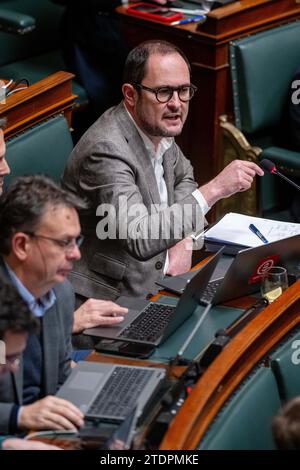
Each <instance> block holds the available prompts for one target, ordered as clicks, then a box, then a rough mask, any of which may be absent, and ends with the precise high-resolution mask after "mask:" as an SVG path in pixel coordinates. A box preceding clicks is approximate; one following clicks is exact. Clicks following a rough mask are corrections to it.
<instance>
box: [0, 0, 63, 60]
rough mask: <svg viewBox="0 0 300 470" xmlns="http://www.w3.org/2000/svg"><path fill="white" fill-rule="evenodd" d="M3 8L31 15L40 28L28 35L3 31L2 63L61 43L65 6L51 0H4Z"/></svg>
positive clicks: (1, 2) (0, 50)
mask: <svg viewBox="0 0 300 470" xmlns="http://www.w3.org/2000/svg"><path fill="white" fill-rule="evenodd" d="M0 8H2V9H7V10H13V11H16V12H19V13H24V14H26V15H30V16H32V17H33V18H35V19H36V28H35V30H34V31H33V32H31V33H29V34H25V35H24V36H20V35H15V34H7V33H4V32H0V45H1V47H0V66H1V65H5V64H7V63H10V62H12V61H13V62H16V61H19V60H22V59H26V58H28V57H32V56H35V55H39V54H41V53H43V52H46V51H51V50H54V49H56V48H57V47H58V45H59V34H58V33H59V24H60V21H61V17H62V13H63V11H64V8H63V7H62V6H59V5H55V4H54V3H53V2H51V1H50V0H11V1H0Z"/></svg>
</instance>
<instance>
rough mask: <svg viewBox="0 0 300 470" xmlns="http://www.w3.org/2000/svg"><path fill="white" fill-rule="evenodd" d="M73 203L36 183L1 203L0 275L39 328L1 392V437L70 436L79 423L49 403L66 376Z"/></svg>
mask: <svg viewBox="0 0 300 470" xmlns="http://www.w3.org/2000/svg"><path fill="white" fill-rule="evenodd" d="M77 207H78V201H77V200H76V198H75V197H74V196H72V195H70V194H68V193H67V192H66V191H64V190H62V189H61V188H59V187H58V186H57V185H55V183H53V182H52V181H51V180H49V179H48V178H45V177H42V176H32V177H22V178H17V179H16V180H15V181H14V182H13V183H12V184H11V185H10V187H9V188H8V190H7V192H6V193H5V194H4V195H3V196H2V198H1V200H0V226H1V231H0V254H1V257H0V272H1V273H2V274H3V275H4V276H5V278H6V279H7V280H8V281H9V282H10V283H12V284H13V285H14V286H15V287H16V289H17V290H18V292H19V294H20V295H21V297H22V298H23V299H24V300H25V301H26V303H27V304H28V306H29V308H30V310H31V311H32V312H33V313H34V315H35V316H36V317H37V319H38V322H39V323H40V332H39V333H37V334H31V335H30V336H29V338H28V343H27V346H26V349H25V351H24V354H23V355H22V358H21V363H20V368H19V370H17V371H16V372H14V373H10V374H6V375H5V376H4V378H3V380H2V381H1V384H0V402H1V403H0V433H3V434H7V433H16V432H17V431H18V430H26V429H44V428H47V429H49V428H50V429H74V428H75V427H79V426H81V425H82V424H83V415H82V413H81V411H80V410H79V409H77V408H76V407H75V406H74V405H72V404H71V403H69V402H67V401H65V400H62V399H60V398H57V397H55V396H53V395H54V394H55V393H56V391H57V389H58V388H59V386H60V385H61V384H62V383H63V382H64V381H65V379H66V378H67V376H68V374H69V372H70V362H71V351H72V346H71V334H72V325H73V312H74V294H73V290H72V288H71V286H70V284H69V282H68V281H67V280H66V276H67V275H68V273H69V272H70V270H71V269H72V267H73V262H74V261H75V260H77V259H79V258H80V251H79V244H80V241H81V235H80V224H79V219H78V215H77V210H76V208H77Z"/></svg>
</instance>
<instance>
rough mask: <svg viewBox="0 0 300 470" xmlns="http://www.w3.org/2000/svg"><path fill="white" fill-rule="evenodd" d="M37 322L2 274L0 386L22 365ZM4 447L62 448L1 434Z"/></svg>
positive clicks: (20, 448) (1, 446) (7, 448)
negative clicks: (24, 352)
mask: <svg viewBox="0 0 300 470" xmlns="http://www.w3.org/2000/svg"><path fill="white" fill-rule="evenodd" d="M37 330H38V322H37V320H36V318H35V317H34V315H33V314H32V313H31V312H30V310H29V309H28V307H27V305H26V303H25V302H24V300H23V299H22V298H21V297H20V296H19V294H18V293H17V291H16V290H15V289H14V288H13V287H12V286H11V285H10V284H8V283H7V282H5V280H4V279H3V277H2V276H0V343H1V344H0V352H1V356H0V386H1V380H2V378H3V376H4V375H5V374H7V373H9V372H11V373H14V372H17V370H18V369H19V367H20V360H21V356H22V353H23V351H24V349H25V347H26V343H27V339H28V335H30V334H33V333H36V332H37ZM0 448H2V449H3V450H59V449H58V447H55V446H52V445H47V444H43V443H42V442H37V441H26V440H24V439H19V438H17V437H14V436H0Z"/></svg>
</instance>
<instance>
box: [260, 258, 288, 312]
mask: <svg viewBox="0 0 300 470" xmlns="http://www.w3.org/2000/svg"><path fill="white" fill-rule="evenodd" d="M287 288H288V277H287V272H286V269H285V268H282V267H281V266H273V268H271V269H269V271H268V272H267V273H266V275H265V276H264V277H263V279H262V283H261V295H262V296H263V297H264V298H265V299H267V301H268V302H269V303H272V302H273V301H274V300H275V299H277V297H279V296H280V295H281V294H282V293H283V292H284V291H285V290H286V289H287Z"/></svg>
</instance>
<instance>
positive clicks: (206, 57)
mask: <svg viewBox="0 0 300 470" xmlns="http://www.w3.org/2000/svg"><path fill="white" fill-rule="evenodd" d="M117 11H118V13H119V14H120V15H122V19H123V22H124V34H125V36H126V39H127V41H128V43H129V45H130V47H134V46H136V45H137V44H139V43H140V42H142V41H144V40H147V39H165V40H167V41H170V42H172V43H174V44H176V45H177V46H179V47H180V48H181V49H182V50H183V51H184V52H185V54H186V55H187V57H188V59H189V60H190V62H191V66H192V82H193V83H194V84H195V85H196V86H197V87H198V92H197V93H196V95H195V97H194V98H193V100H192V101H191V106H190V113H189V117H188V120H187V122H186V124H185V128H184V131H183V134H182V136H181V137H180V138H179V139H178V143H179V144H180V146H181V148H182V149H183V152H184V153H185V155H186V156H187V157H188V158H190V160H191V161H192V164H193V166H194V169H195V178H196V180H197V181H198V183H199V184H202V183H204V182H207V181H208V180H209V179H211V178H212V177H213V176H214V175H215V174H216V173H217V172H218V171H219V169H220V168H223V161H222V156H221V154H220V151H219V140H220V132H219V116H220V115H222V114H227V115H231V114H232V110H233V106H232V90H231V78H230V72H229V42H230V41H231V40H233V39H236V38H238V37H240V36H245V35H247V34H253V33H255V32H258V31H262V30H264V29H268V28H271V27H274V26H276V25H279V24H283V23H287V22H288V21H291V20H295V19H297V18H299V17H300V4H299V2H297V1H296V0H276V1H273V0H241V1H236V2H234V3H232V4H229V5H227V6H224V7H222V8H218V9H216V10H213V11H212V12H211V13H209V14H208V16H207V20H206V22H205V23H203V24H200V25H199V26H198V25H197V24H195V23H193V24H188V25H180V26H176V27H174V26H167V25H164V24H162V23H158V22H154V21H148V20H142V19H139V18H137V17H133V16H129V15H128V14H127V12H126V8H125V7H118V8H117ZM224 210H225V211H226V209H224V208H223V207H222V202H220V203H218V205H217V206H216V210H215V211H214V212H211V213H210V216H209V217H210V219H211V220H214V218H215V217H216V216H219V215H221V214H222V213H223V212H224Z"/></svg>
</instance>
